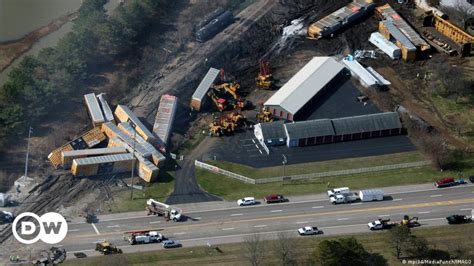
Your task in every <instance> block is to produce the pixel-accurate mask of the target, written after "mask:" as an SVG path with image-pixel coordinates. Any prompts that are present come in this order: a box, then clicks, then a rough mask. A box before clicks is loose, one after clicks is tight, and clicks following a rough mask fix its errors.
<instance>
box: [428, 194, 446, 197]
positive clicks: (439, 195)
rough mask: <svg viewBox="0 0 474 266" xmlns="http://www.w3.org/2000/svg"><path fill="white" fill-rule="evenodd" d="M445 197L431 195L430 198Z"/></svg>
mask: <svg viewBox="0 0 474 266" xmlns="http://www.w3.org/2000/svg"><path fill="white" fill-rule="evenodd" d="M442 196H443V195H441V194H438V195H431V196H430V198H437V197H442Z"/></svg>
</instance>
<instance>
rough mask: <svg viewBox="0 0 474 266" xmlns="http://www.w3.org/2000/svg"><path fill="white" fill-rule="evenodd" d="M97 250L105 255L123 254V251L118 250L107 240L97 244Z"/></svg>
mask: <svg viewBox="0 0 474 266" xmlns="http://www.w3.org/2000/svg"><path fill="white" fill-rule="evenodd" d="M95 250H96V251H99V252H100V253H102V254H104V255H110V254H121V253H123V252H122V250H121V249H119V248H117V247H116V246H115V245H113V244H111V243H110V242H109V241H107V240H103V241H101V242H99V243H96V245H95Z"/></svg>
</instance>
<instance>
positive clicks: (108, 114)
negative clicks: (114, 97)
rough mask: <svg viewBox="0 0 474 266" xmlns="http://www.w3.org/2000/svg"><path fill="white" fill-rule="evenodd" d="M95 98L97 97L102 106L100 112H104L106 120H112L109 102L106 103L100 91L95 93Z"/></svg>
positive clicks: (112, 115)
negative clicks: (97, 93)
mask: <svg viewBox="0 0 474 266" xmlns="http://www.w3.org/2000/svg"><path fill="white" fill-rule="evenodd" d="M97 99H99V103H100V106H101V107H102V112H103V113H104V117H105V119H106V120H107V121H108V122H112V121H114V114H113V113H112V110H111V109H110V106H109V104H108V103H107V100H105V97H104V94H103V93H101V94H99V95H97Z"/></svg>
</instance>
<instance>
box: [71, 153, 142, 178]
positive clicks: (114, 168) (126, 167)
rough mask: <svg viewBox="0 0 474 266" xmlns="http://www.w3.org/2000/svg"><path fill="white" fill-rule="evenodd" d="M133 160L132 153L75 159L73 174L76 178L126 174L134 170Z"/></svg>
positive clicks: (72, 168)
mask: <svg viewBox="0 0 474 266" xmlns="http://www.w3.org/2000/svg"><path fill="white" fill-rule="evenodd" d="M133 159H134V157H133V154H131V153H125V154H114V155H105V156H97V157H88V158H81V159H74V160H73V161H72V167H71V172H72V174H73V175H74V176H94V175H104V174H118V173H126V172H130V171H131V170H132V164H133Z"/></svg>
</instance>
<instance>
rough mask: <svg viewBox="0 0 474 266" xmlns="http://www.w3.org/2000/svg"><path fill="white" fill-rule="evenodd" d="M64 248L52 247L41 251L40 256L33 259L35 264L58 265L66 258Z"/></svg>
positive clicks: (38, 265) (39, 265)
mask: <svg viewBox="0 0 474 266" xmlns="http://www.w3.org/2000/svg"><path fill="white" fill-rule="evenodd" d="M66 254H67V253H66V250H65V249H64V248H61V249H60V248H57V247H52V248H50V249H49V251H47V250H43V251H41V258H39V259H37V260H36V261H33V262H32V263H33V265H35V266H43V265H44V266H46V265H58V264H60V263H62V262H64V261H65V260H66Z"/></svg>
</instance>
